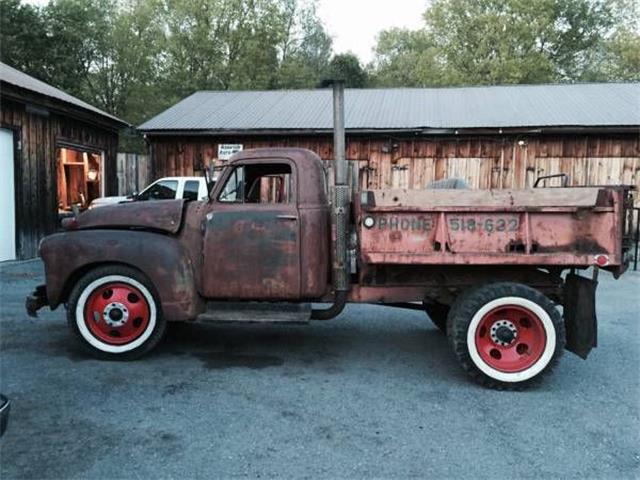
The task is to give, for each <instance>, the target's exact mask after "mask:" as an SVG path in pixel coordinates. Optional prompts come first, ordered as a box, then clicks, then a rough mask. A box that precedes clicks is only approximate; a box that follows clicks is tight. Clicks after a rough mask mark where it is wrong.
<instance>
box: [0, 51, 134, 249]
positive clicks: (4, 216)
mask: <svg viewBox="0 0 640 480" xmlns="http://www.w3.org/2000/svg"><path fill="white" fill-rule="evenodd" d="M127 126H128V124H127V123H126V122H124V121H122V120H120V119H118V118H116V117H114V116H112V115H109V114H108V113H106V112H103V111H102V110H99V109H97V108H95V107H93V106H92V105H89V104H88V103H85V102H83V101H81V100H79V99H78V98H75V97H73V96H71V95H68V94H67V93H65V92H63V91H61V90H59V89H57V88H54V87H52V86H51V85H48V84H46V83H44V82H41V81H40V80H37V79H35V78H33V77H30V76H29V75H26V74H24V73H22V72H20V71H18V70H16V69H14V68H12V67H10V66H8V65H6V64H3V63H0V168H1V174H0V197H1V201H0V204H1V205H2V209H1V211H0V236H1V241H0V261H3V260H12V259H15V258H17V259H25V258H31V257H35V256H36V255H37V253H38V252H37V250H38V242H39V241H40V239H41V238H42V237H44V236H45V235H47V234H49V233H52V232H54V231H55V230H56V229H57V228H58V225H59V217H60V216H63V215H67V214H69V213H70V212H71V209H72V207H73V206H74V205H75V206H78V207H79V208H80V209H83V208H86V207H87V206H88V204H89V203H90V202H91V200H92V199H94V198H96V197H99V196H104V195H115V194H116V193H117V189H118V180H117V176H116V154H117V148H118V130H119V129H120V128H123V127H127Z"/></svg>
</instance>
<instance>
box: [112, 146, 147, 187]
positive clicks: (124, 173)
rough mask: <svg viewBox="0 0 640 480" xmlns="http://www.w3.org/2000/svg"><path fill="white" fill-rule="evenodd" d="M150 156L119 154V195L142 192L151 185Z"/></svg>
mask: <svg viewBox="0 0 640 480" xmlns="http://www.w3.org/2000/svg"><path fill="white" fill-rule="evenodd" d="M150 173H151V172H150V164H149V155H140V154H138V153H118V195H131V194H132V193H134V192H140V191H142V190H143V189H144V188H145V187H146V186H147V185H149V184H150V183H151V175H150Z"/></svg>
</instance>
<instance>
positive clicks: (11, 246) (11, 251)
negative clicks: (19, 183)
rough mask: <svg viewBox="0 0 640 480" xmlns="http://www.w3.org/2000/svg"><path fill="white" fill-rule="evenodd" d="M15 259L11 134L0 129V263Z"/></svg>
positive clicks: (14, 210) (14, 207)
mask: <svg viewBox="0 0 640 480" xmlns="http://www.w3.org/2000/svg"><path fill="white" fill-rule="evenodd" d="M15 258H16V204H15V189H14V178H13V132H12V131H11V130H5V129H2V128H0V262H2V261H4V260H14V259H15Z"/></svg>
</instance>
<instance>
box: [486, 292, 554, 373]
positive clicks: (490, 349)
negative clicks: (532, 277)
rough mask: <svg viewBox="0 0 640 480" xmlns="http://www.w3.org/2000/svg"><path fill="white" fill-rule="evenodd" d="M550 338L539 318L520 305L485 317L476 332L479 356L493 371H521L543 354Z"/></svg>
mask: <svg viewBox="0 0 640 480" xmlns="http://www.w3.org/2000/svg"><path fill="white" fill-rule="evenodd" d="M546 341H547V335H546V331H545V328H544V325H543V323H542V321H541V320H540V318H538V316H537V315H536V314H535V313H533V312H532V311H531V310H529V309H528V308H525V307H523V306H520V305H503V306H500V307H497V308H495V309H493V310H491V311H490V312H488V313H487V314H485V315H484V316H483V317H482V319H481V320H480V322H479V323H478V325H477V326H476V332H475V344H476V345H475V346H476V349H477V351H478V355H479V356H480V358H481V359H482V361H483V362H484V363H486V364H487V365H488V366H490V367H491V368H493V369H495V370H498V371H501V372H505V373H513V372H520V371H523V370H527V369H528V368H531V367H532V366H533V365H535V364H536V362H538V360H540V357H541V356H542V353H543V352H544V349H545V345H546Z"/></svg>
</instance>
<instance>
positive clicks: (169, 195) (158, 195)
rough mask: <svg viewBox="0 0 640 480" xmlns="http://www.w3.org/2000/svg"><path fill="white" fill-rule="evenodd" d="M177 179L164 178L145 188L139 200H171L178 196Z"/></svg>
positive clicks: (138, 197)
mask: <svg viewBox="0 0 640 480" xmlns="http://www.w3.org/2000/svg"><path fill="white" fill-rule="evenodd" d="M177 190H178V181H177V180H162V181H160V182H156V183H154V184H153V185H151V186H150V187H148V188H147V189H146V190H143V191H142V192H141V193H140V194H139V195H138V196H137V200H170V199H174V198H176V191H177Z"/></svg>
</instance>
